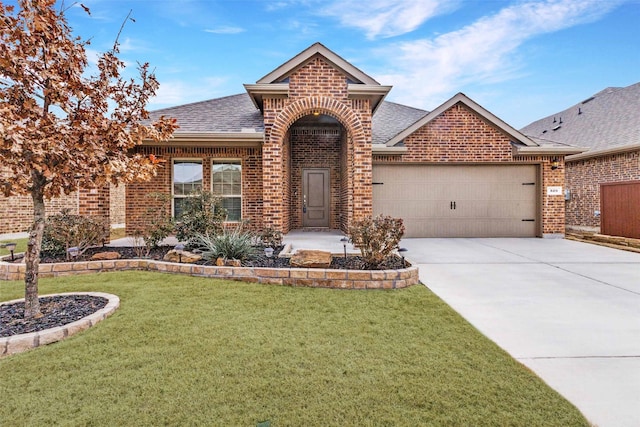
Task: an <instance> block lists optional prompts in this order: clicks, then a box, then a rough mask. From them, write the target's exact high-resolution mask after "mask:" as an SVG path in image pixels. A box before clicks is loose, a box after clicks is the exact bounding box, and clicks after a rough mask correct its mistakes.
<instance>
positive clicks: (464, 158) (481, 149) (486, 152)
mask: <svg viewBox="0 0 640 427" xmlns="http://www.w3.org/2000/svg"><path fill="white" fill-rule="evenodd" d="M510 140H511V139H510V137H509V136H508V135H507V134H505V133H504V132H502V131H501V130H499V129H497V128H496V127H495V126H493V125H491V124H489V123H488V122H486V121H485V120H483V119H482V118H481V117H479V116H478V115H477V114H475V113H474V112H473V111H471V110H469V109H468V108H467V107H466V106H465V105H464V104H456V105H454V106H453V107H451V108H450V109H448V110H447V111H445V112H444V113H442V114H441V115H440V116H438V117H436V118H435V119H434V120H432V121H430V122H429V123H428V124H426V125H425V126H423V127H421V128H420V129H418V130H417V131H416V132H414V133H413V134H412V135H410V136H409V137H407V138H406V139H405V141H404V143H405V146H406V147H407V148H408V149H409V152H408V153H407V154H405V155H403V156H402V158H403V161H421V162H510V161H513V157H512V154H511V153H512V149H511V144H510Z"/></svg>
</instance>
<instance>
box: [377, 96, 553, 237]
mask: <svg viewBox="0 0 640 427" xmlns="http://www.w3.org/2000/svg"><path fill="white" fill-rule="evenodd" d="M510 141H511V138H510V137H509V136H508V135H507V134H506V133H504V132H503V131H502V130H500V129H498V128H497V127H495V126H494V125H492V124H490V123H488V122H486V121H485V120H484V119H483V118H482V117H480V116H478V115H477V114H476V113H474V112H473V111H472V110H470V109H469V108H467V107H466V106H465V105H463V104H456V105H454V106H453V107H451V108H450V109H448V110H447V111H445V112H443V113H442V114H441V115H440V116H438V117H436V118H435V119H434V120H432V121H431V122H429V123H427V124H426V125H425V126H423V127H421V128H420V129H418V130H417V131H416V132H414V133H413V134H411V135H410V136H408V137H407V138H406V139H405V141H404V143H405V146H406V147H407V149H408V152H407V153H406V154H402V155H376V156H375V157H374V159H373V161H374V163H398V162H409V163H414V162H423V163H448V162H465V163H476V164H478V163H487V164H491V163H523V164H538V165H541V170H542V183H541V185H540V186H539V187H540V193H539V198H540V204H541V206H540V214H541V216H542V230H541V232H542V233H543V234H563V233H564V220H565V214H564V197H562V196H547V194H546V187H548V186H564V165H563V164H562V158H561V157H559V156H518V157H514V156H513V154H512V153H513V150H512V147H511V142H510ZM554 157H558V158H559V159H560V160H561V162H560V167H559V168H558V169H556V170H552V169H551V161H552V159H553V158H554Z"/></svg>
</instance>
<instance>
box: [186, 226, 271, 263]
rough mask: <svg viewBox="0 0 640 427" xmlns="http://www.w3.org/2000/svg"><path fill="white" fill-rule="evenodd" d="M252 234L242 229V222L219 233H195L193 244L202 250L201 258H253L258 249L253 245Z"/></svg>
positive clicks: (243, 259)
mask: <svg viewBox="0 0 640 427" xmlns="http://www.w3.org/2000/svg"><path fill="white" fill-rule="evenodd" d="M253 240H254V236H253V234H252V233H251V232H248V231H244V230H243V229H242V224H240V225H239V226H237V227H234V228H233V229H223V231H222V232H221V233H220V234H217V235H213V236H212V235H209V234H207V233H204V234H201V233H198V234H196V237H195V241H194V245H195V246H196V247H197V248H199V249H200V250H201V251H202V258H204V259H206V260H215V259H218V258H223V259H225V260H227V259H237V260H240V261H245V260H248V259H251V258H254V257H255V256H256V255H257V254H258V250H257V248H256V247H255V246H253V244H252V242H253Z"/></svg>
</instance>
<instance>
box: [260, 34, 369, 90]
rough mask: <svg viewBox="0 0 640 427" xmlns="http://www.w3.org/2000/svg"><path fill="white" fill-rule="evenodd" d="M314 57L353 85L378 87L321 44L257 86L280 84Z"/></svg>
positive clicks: (315, 45)
mask: <svg viewBox="0 0 640 427" xmlns="http://www.w3.org/2000/svg"><path fill="white" fill-rule="evenodd" d="M316 55H321V56H322V57H323V58H325V60H327V61H328V62H329V63H330V64H331V65H333V66H334V67H335V68H337V69H338V70H340V71H342V73H344V74H345V75H346V76H347V77H348V78H349V79H350V80H352V82H353V83H360V84H366V85H375V86H379V85H380V83H378V82H377V81H375V79H373V78H372V77H371V76H369V75H367V74H365V73H364V72H362V71H361V70H360V69H358V68H356V67H354V66H353V65H352V64H351V63H349V62H347V61H345V60H344V59H343V58H342V57H340V56H339V55H337V54H336V53H335V52H333V51H331V50H329V49H327V48H326V47H325V46H324V45H323V44H322V43H314V44H312V45H311V46H309V47H308V48H306V49H305V50H303V51H302V52H300V53H299V54H297V55H296V56H294V57H293V58H291V59H290V60H288V61H287V62H285V63H284V64H282V65H281V66H279V67H278V68H276V69H275V70H273V71H272V72H270V73H269V74H267V75H266V76H264V77H262V78H261V79H260V80H258V81H257V82H256V83H257V84H271V83H282V80H283V79H285V78H286V77H287V76H288V75H290V74H291V73H293V72H294V71H295V70H297V69H298V68H299V67H301V66H303V65H304V64H305V63H306V62H307V61H308V60H309V59H311V58H313V57H314V56H316Z"/></svg>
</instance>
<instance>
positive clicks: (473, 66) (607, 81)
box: [66, 0, 640, 128]
mask: <svg viewBox="0 0 640 427" xmlns="http://www.w3.org/2000/svg"><path fill="white" fill-rule="evenodd" d="M82 2H83V4H85V5H86V6H88V7H89V8H90V10H91V16H87V14H86V13H84V12H83V10H82V8H81V7H79V4H76V5H75V6H74V7H71V8H70V9H69V10H68V11H67V17H68V20H69V23H70V25H71V26H72V28H73V29H74V33H75V34H76V35H79V36H81V37H82V38H92V44H91V49H92V50H95V51H104V50H106V49H108V48H109V47H110V45H111V44H112V43H113V41H114V39H115V37H116V35H117V33H118V30H119V28H120V26H121V24H122V22H123V21H124V19H125V17H126V16H127V14H128V13H129V10H132V15H131V16H132V17H133V18H134V19H135V22H132V21H129V22H127V24H126V26H125V28H124V30H123V32H122V35H121V36H120V41H121V51H122V58H123V59H125V60H126V61H127V62H128V63H131V64H135V62H136V61H140V62H150V63H151V65H152V66H153V67H154V68H155V70H156V76H157V77H158V80H159V81H160V85H161V87H160V91H159V93H158V96H157V97H156V98H155V99H154V100H153V102H152V104H151V105H150V106H149V107H150V109H159V108H164V107H167V106H174V105H180V104H185V103H189V102H194V101H200V100H205V99H211V98H217V97H221V96H226V95H233V94H237V93H242V92H243V91H244V88H243V86H242V84H243V83H255V82H256V80H258V79H260V78H261V77H262V76H264V75H266V74H267V73H269V72H270V71H272V70H273V69H275V68H276V67H278V66H279V65H281V64H282V63H283V62H285V61H287V60H288V59H290V58H291V57H293V56H294V55H296V54H297V53H299V52H300V51H302V50H304V49H305V48H307V47H309V46H310V45H311V44H313V43H315V42H321V43H322V44H324V45H325V46H326V47H328V48H329V49H331V50H333V51H334V52H336V53H337V54H338V55H340V56H342V57H343V58H344V59H346V60H347V61H349V62H351V63H352V64H354V65H355V66H357V67H358V68H360V69H361V70H362V71H364V72H365V73H367V74H369V75H370V76H372V77H373V78H375V79H376V80H378V81H379V82H380V83H381V84H388V85H393V89H392V91H391V93H390V94H389V96H388V97H387V100H389V101H394V102H399V103H402V104H407V105H410V106H413V107H418V108H423V109H426V110H431V109H434V108H435V107H437V106H438V105H440V104H441V103H442V102H444V101H446V100H447V99H449V98H450V97H452V96H453V95H455V94H456V93H458V92H463V93H465V94H466V95H468V96H469V97H471V98H472V99H474V100H475V101H476V102H478V103H480V104H481V105H482V106H484V107H485V108H487V109H488V110H489V111H491V112H493V113H494V114H496V115H497V116H498V117H500V118H502V119H503V120H505V121H506V122H507V123H509V124H511V125H512V126H514V127H516V128H520V127H522V126H524V125H526V124H528V123H530V122H532V121H534V120H537V119H539V118H542V117H544V116H547V115H550V114H553V113H555V112H557V111H560V110H562V109H564V108H566V107H569V106H570V105H572V104H574V103H577V102H579V101H581V100H583V99H585V98H587V97H589V96H590V95H592V94H594V93H596V92H598V91H600V90H602V89H604V88H606V87H609V86H628V85H630V84H633V83H636V82H638V81H640V0H626V1H625V0H517V1H509V0H422V1H421V0H366V1H363V0H323V1H316V0H280V1H267V0H255V1H249V0H193V1H179V0H171V1H169V0H82ZM70 4H71V3H70V2H69V0H67V1H66V5H67V6H69V5H70Z"/></svg>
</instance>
